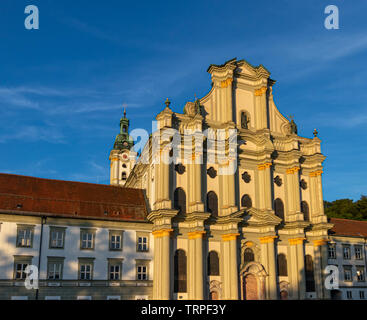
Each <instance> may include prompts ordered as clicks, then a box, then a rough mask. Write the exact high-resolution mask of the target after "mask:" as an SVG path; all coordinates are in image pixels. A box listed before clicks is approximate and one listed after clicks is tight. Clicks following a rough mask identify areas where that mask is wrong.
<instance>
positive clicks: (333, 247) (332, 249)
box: [328, 243, 337, 260]
mask: <svg viewBox="0 0 367 320" xmlns="http://www.w3.org/2000/svg"><path fill="white" fill-rule="evenodd" d="M331 252H333V256H331V255H330V253H331ZM336 255H337V253H336V243H329V244H328V259H333V260H335V259H336Z"/></svg>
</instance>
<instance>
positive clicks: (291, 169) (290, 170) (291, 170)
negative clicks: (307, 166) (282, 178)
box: [286, 167, 300, 174]
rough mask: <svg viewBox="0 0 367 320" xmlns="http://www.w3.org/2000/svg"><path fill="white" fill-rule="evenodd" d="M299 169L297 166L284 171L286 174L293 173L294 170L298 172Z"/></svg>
mask: <svg viewBox="0 0 367 320" xmlns="http://www.w3.org/2000/svg"><path fill="white" fill-rule="evenodd" d="M299 170H300V168H299V167H294V168H290V169H287V171H286V173H287V174H293V173H295V172H298V171H299Z"/></svg>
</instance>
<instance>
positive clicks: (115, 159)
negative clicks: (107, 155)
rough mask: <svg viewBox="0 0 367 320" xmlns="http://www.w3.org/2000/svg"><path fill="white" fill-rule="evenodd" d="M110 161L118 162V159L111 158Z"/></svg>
mask: <svg viewBox="0 0 367 320" xmlns="http://www.w3.org/2000/svg"><path fill="white" fill-rule="evenodd" d="M111 161H119V158H112V159H111Z"/></svg>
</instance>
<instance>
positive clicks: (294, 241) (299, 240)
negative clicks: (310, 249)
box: [288, 238, 306, 245]
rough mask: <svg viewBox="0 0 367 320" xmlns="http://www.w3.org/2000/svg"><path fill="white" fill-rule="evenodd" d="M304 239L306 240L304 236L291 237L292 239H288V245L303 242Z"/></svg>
mask: <svg viewBox="0 0 367 320" xmlns="http://www.w3.org/2000/svg"><path fill="white" fill-rule="evenodd" d="M305 240H306V238H293V239H288V241H289V244H290V245H295V244H303V241H305Z"/></svg>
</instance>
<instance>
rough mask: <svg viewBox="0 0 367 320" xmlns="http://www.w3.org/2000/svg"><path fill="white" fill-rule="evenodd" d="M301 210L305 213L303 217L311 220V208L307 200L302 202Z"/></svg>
mask: <svg viewBox="0 0 367 320" xmlns="http://www.w3.org/2000/svg"><path fill="white" fill-rule="evenodd" d="M301 212H302V213H303V219H304V220H305V221H310V209H309V207H308V203H307V202H306V201H302V202H301Z"/></svg>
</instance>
